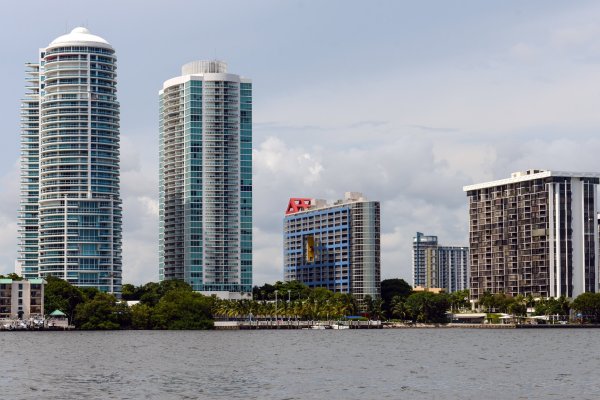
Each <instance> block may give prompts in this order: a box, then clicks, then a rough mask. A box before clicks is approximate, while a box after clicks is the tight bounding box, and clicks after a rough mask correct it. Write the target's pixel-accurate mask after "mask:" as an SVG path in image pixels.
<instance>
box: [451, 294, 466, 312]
mask: <svg viewBox="0 0 600 400" xmlns="http://www.w3.org/2000/svg"><path fill="white" fill-rule="evenodd" d="M449 296H450V308H451V310H452V312H456V311H459V310H463V309H465V308H470V306H471V303H470V302H469V289H465V290H457V291H456V292H452V293H450V295H449Z"/></svg>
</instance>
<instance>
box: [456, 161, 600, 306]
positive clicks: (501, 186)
mask: <svg viewBox="0 0 600 400" xmlns="http://www.w3.org/2000/svg"><path fill="white" fill-rule="evenodd" d="M599 180H600V174H598V173H572V172H560V171H544V170H529V171H525V172H516V173H513V174H512V176H511V177H510V178H508V179H502V180H498V181H493V182H487V183H481V184H476V185H470V186H465V187H464V191H465V192H467V197H468V199H469V244H470V251H471V264H470V265H471V281H470V289H471V297H472V298H473V299H478V298H479V297H481V295H482V294H483V293H485V292H486V291H489V292H491V293H499V292H503V293H506V294H509V295H512V296H515V295H517V294H523V295H528V294H531V295H533V296H534V297H544V298H545V297H559V296H563V295H564V296H566V297H571V298H574V297H577V296H578V295H580V294H581V293H584V292H597V291H598V219H597V212H598V205H597V199H596V196H597V186H598V183H599Z"/></svg>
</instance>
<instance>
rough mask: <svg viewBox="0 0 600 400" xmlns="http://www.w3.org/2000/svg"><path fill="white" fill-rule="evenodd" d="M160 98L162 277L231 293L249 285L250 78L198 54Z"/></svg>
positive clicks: (242, 292) (246, 292)
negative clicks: (196, 59)
mask: <svg viewBox="0 0 600 400" xmlns="http://www.w3.org/2000/svg"><path fill="white" fill-rule="evenodd" d="M159 101H160V123H159V125H160V132H159V133H160V183H159V185H160V207H159V213H160V234H159V278H160V280H161V281H162V280H167V279H180V280H184V281H185V282H187V283H189V284H190V285H191V286H192V288H193V289H194V290H195V291H199V292H202V293H204V294H216V295H217V296H219V297H221V298H226V299H241V298H248V297H250V296H251V292H252V82H251V81H250V80H249V79H246V78H242V77H240V76H239V75H235V74H230V73H228V72H227V64H225V63H224V62H221V61H194V62H191V63H188V64H186V65H184V66H183V68H182V74H181V76H178V77H175V78H172V79H169V80H168V81H166V82H165V83H164V84H163V88H162V90H161V91H160V92H159Z"/></svg>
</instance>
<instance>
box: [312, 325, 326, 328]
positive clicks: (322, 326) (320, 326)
mask: <svg viewBox="0 0 600 400" xmlns="http://www.w3.org/2000/svg"><path fill="white" fill-rule="evenodd" d="M310 329H327V328H325V325H311V326H310Z"/></svg>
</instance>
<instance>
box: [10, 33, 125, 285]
mask: <svg viewBox="0 0 600 400" xmlns="http://www.w3.org/2000/svg"><path fill="white" fill-rule="evenodd" d="M41 56H42V58H41V60H40V64H39V69H38V76H37V79H38V82H39V90H38V96H39V98H38V100H37V101H38V103H37V104H38V110H39V129H38V130H37V132H36V131H35V129H33V127H32V128H31V129H26V130H25V129H24V130H23V133H22V141H24V140H28V139H29V138H31V139H32V142H34V141H35V136H36V134H37V136H38V137H37V145H38V151H39V166H38V168H37V170H36V168H34V162H33V152H34V147H33V145H32V147H31V148H30V154H31V156H30V157H28V158H26V159H25V160H24V161H23V162H22V164H21V172H22V174H27V175H28V176H29V175H31V179H32V180H31V182H30V183H31V185H30V188H31V190H30V191H28V192H27V193H26V195H24V194H23V193H22V194H21V212H23V211H25V210H27V207H28V204H29V203H30V202H31V199H33V198H36V197H37V215H36V214H35V212H34V210H33V207H32V210H31V211H32V212H31V213H29V214H28V216H30V217H31V218H30V219H28V220H26V224H22V225H21V226H22V231H21V235H23V234H27V233H28V230H31V231H32V232H31V233H32V236H33V235H35V234H37V243H34V240H33V237H32V238H31V241H30V243H31V245H30V246H25V245H24V244H25V243H27V242H23V239H22V241H21V243H22V246H21V247H20V254H19V260H24V262H22V263H21V269H22V272H23V274H24V275H26V276H27V275H29V274H30V275H35V269H37V275H39V276H40V277H44V276H46V275H54V276H57V277H60V278H62V279H66V280H67V281H69V282H70V283H72V284H74V285H77V286H80V287H94V288H97V289H99V290H101V291H103V292H110V293H115V294H116V295H117V296H119V295H120V292H121V271H122V255H121V246H122V239H121V237H122V233H121V225H122V218H121V199H120V185H119V172H120V170H119V103H118V102H117V97H116V92H117V89H116V68H117V67H116V56H115V52H114V49H113V48H112V47H111V46H110V44H108V43H107V42H106V41H104V40H103V39H101V38H99V37H97V36H94V35H92V34H90V33H89V31H87V30H86V29H85V28H76V29H74V30H73V31H72V32H71V33H70V34H68V35H64V36H62V37H60V38H58V39H56V40H55V41H53V42H52V43H51V44H50V45H49V46H48V47H47V48H46V49H44V50H43V51H42V52H41ZM24 104H25V105H26V104H27V103H24ZM32 108H33V107H32ZM31 115H32V116H31V120H32V123H31V124H32V125H33V118H34V113H33V112H32V114H31ZM36 178H37V179H38V182H39V187H38V190H37V193H36V191H35V187H34V183H35V179H36ZM21 215H22V214H21ZM34 217H35V218H34ZM21 221H25V220H24V219H23V218H21ZM32 227H35V228H32ZM23 229H24V231H23ZM36 246H37V258H34V257H33V254H35V253H36V252H35V251H34V248H35V247H36ZM34 260H35V261H34ZM35 263H37V266H35V265H34V264H35Z"/></svg>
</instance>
